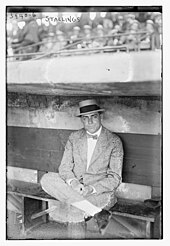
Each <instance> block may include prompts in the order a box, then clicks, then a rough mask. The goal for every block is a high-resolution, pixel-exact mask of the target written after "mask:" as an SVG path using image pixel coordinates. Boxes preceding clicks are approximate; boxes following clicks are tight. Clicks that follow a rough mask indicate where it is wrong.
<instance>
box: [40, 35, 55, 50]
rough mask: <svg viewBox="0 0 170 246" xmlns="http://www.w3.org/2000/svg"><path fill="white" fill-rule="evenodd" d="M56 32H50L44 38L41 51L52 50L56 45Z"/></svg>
mask: <svg viewBox="0 0 170 246" xmlns="http://www.w3.org/2000/svg"><path fill="white" fill-rule="evenodd" d="M53 41H54V34H53V33H49V34H48V36H45V37H44V38H43V44H42V45H41V47H40V50H39V51H40V52H50V51H52V48H53V45H54V42H53Z"/></svg>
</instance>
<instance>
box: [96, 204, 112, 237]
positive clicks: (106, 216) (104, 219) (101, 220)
mask: <svg viewBox="0 0 170 246" xmlns="http://www.w3.org/2000/svg"><path fill="white" fill-rule="evenodd" d="M111 217H112V213H111V212H109V211H107V210H104V209H102V211H101V212H99V213H97V214H95V215H94V219H95V220H96V222H97V225H98V228H99V231H100V233H101V234H102V235H104V233H105V231H106V228H107V225H108V224H109V221H110V219H111Z"/></svg>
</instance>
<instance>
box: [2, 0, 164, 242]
mask: <svg viewBox="0 0 170 246" xmlns="http://www.w3.org/2000/svg"><path fill="white" fill-rule="evenodd" d="M112 4H114V3H112ZM5 11H6V12H5V14H6V21H5V31H6V37H5V39H6V192H5V193H6V240H7V241H14V240H15V241H16V240H51V241H52V240H115V239H116V240H127V239H128V240H129V239H133V240H134V239H145V240H150V239H155V240H160V239H163V218H162V216H163V206H162V205H163V202H162V201H163V195H162V194H163V187H162V184H163V177H162V169H163V168H162V159H163V158H162V111H163V110H162V95H163V92H162V91H163V86H162V50H163V38H162V36H163V32H162V22H163V8H162V6H161V5H160V6H159V5H155V6H154V5H150V6H149V5H147V6H140V5H139V6H131V5H129V6H128V5H127V6H121V1H120V6H117V5H116V6H114V5H113V6H111V5H110V6H104V5H103V6H97V5H96V6H69V5H68V6H66V5H63V6H57V2H56V6H44V5H42V6H34V5H30V6H19V5H17V6H12V5H10V6H6V10H5ZM106 242H107V241H106ZM136 242H138V241H136ZM143 243H145V242H143Z"/></svg>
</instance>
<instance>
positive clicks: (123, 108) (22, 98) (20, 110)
mask: <svg viewBox="0 0 170 246" xmlns="http://www.w3.org/2000/svg"><path fill="white" fill-rule="evenodd" d="M88 98H90V97H84V96H83V97H78V96H77V97H63V96H57V97H55V96H45V95H30V94H19V93H9V94H8V125H11V126H23V127H24V126H27V127H38V128H54V129H70V130H74V129H80V128H81V127H82V124H81V122H80V119H79V118H76V117H75V115H76V113H77V112H78V103H79V101H81V100H84V99H88ZM95 98H96V100H97V101H98V103H99V105H100V106H101V108H105V109H106V112H105V114H104V120H103V125H104V126H106V127H107V128H108V129H109V130H111V131H114V132H127V133H141V134H155V135H157V134H161V100H160V97H118V96H116V97H95Z"/></svg>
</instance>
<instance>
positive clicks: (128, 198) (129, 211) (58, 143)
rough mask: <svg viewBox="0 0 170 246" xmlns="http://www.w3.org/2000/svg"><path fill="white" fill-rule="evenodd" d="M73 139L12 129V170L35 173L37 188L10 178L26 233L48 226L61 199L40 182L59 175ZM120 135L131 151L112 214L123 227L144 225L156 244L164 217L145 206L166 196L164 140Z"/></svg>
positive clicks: (59, 133)
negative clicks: (128, 222) (51, 205)
mask: <svg viewBox="0 0 170 246" xmlns="http://www.w3.org/2000/svg"><path fill="white" fill-rule="evenodd" d="M70 133H71V131H69V130H54V129H36V128H24V127H8V134H7V135H8V159H7V165H8V168H9V169H10V168H11V167H13V168H14V169H16V170H17V172H16V173H18V170H24V168H26V169H29V170H35V174H34V175H35V180H33V182H32V181H31V180H29V181H28V180H27V182H25V181H26V180H25V179H24V178H23V179H21V180H19V178H18V177H17V174H13V177H12V179H11V177H8V183H7V194H8V197H9V200H10V199H12V198H11V197H13V198H14V199H15V197H19V198H20V204H21V207H20V211H21V214H22V226H21V227H22V228H21V229H22V232H23V233H26V232H27V231H29V230H30V229H32V228H33V227H35V226H37V225H39V224H40V223H42V222H47V221H48V213H49V209H48V201H49V200H55V198H53V197H51V196H49V195H48V194H47V193H45V192H44V191H43V190H42V189H41V186H40V184H39V180H40V178H41V177H42V175H43V174H44V173H45V172H48V171H52V172H56V171H57V170H58V166H59V165H60V162H61V158H62V155H63V151H64V146H65V144H66V141H67V139H68V136H69V134H70ZM118 135H119V136H120V137H121V139H122V141H123V146H124V151H125V156H124V165H123V184H122V187H121V188H119V189H118V191H117V196H118V203H117V204H116V205H115V206H114V207H112V208H111V211H112V215H113V216H114V215H116V216H120V219H119V222H121V218H123V217H129V218H132V219H139V220H141V221H144V222H145V223H146V234H145V237H146V238H154V235H153V229H154V228H153V227H154V223H155V221H156V219H157V217H158V216H160V207H159V208H156V209H154V208H149V207H147V206H146V204H145V203H144V200H145V199H149V198H151V197H152V198H154V197H160V195H161V189H160V186H161V185H160V184H161V180H160V172H161V166H160V136H156V135H141V134H127V133H120V134H119V133H118ZM44 139H45V141H44ZM18 168H19V169H18ZM20 168H21V169H20ZM22 168H23V169H22ZM14 169H13V170H14ZM14 173H15V171H14ZM21 176H22V175H21ZM17 179H18V180H17ZM124 186H125V187H124ZM151 191H152V192H151ZM44 211H45V212H44ZM115 218H116V217H115ZM122 223H123V222H122ZM129 230H131V229H129Z"/></svg>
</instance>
